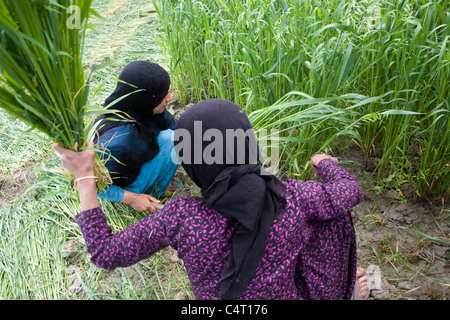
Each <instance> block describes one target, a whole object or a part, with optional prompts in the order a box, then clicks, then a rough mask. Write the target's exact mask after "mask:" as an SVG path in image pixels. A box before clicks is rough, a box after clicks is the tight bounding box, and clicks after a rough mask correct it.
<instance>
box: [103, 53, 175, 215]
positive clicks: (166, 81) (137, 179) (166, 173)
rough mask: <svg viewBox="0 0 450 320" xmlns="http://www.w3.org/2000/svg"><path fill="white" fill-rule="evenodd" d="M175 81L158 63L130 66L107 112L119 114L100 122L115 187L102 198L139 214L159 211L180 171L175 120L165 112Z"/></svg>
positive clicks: (106, 104) (123, 75)
mask: <svg viewBox="0 0 450 320" xmlns="http://www.w3.org/2000/svg"><path fill="white" fill-rule="evenodd" d="M169 89H170V76H169V74H168V73H167V72H166V71H165V70H164V69H163V68H162V67H161V66H159V65H158V64H156V63H152V62H148V61H134V62H131V63H130V64H128V65H127V66H125V68H124V69H123V70H122V72H121V73H120V76H119V81H118V83H117V87H116V89H115V90H114V92H113V93H112V94H111V95H110V96H109V97H108V98H107V99H106V100H105V103H104V107H109V108H111V109H114V110H118V111H120V112H117V113H114V114H107V115H102V116H100V117H98V118H97V119H96V130H97V134H96V137H95V139H94V142H96V143H98V145H99V147H100V150H101V152H99V155H100V157H101V158H103V159H107V163H106V168H107V169H108V170H109V173H110V175H111V178H112V181H113V184H112V185H111V186H110V187H109V188H108V189H106V190H105V191H104V192H102V193H101V194H99V195H98V196H99V197H101V198H104V199H108V200H110V201H116V202H123V203H126V204H129V205H131V206H132V207H133V208H135V209H136V210H138V211H147V210H149V211H152V212H154V211H155V208H154V205H153V204H152V203H154V202H158V200H157V199H156V198H157V197H159V196H161V195H162V194H163V193H164V192H165V190H166V189H169V190H170V191H174V189H175V187H176V185H175V184H172V185H170V186H169V184H170V181H171V179H172V177H173V175H174V174H175V171H176V170H177V168H178V160H177V159H176V157H175V151H174V142H173V138H172V135H173V129H174V128H175V124H176V119H175V117H174V116H173V115H172V114H171V113H170V112H169V111H167V109H166V107H167V105H168V103H169V102H170V101H171V100H172V95H171V93H170V91H169Z"/></svg>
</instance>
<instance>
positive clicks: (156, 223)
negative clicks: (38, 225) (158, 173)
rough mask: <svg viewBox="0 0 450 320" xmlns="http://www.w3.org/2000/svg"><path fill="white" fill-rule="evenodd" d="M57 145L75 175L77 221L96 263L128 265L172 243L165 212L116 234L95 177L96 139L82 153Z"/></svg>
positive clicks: (114, 266) (115, 266)
mask: <svg viewBox="0 0 450 320" xmlns="http://www.w3.org/2000/svg"><path fill="white" fill-rule="evenodd" d="M53 148H54V149H55V150H56V152H57V153H59V155H60V159H61V163H62V164H63V166H64V167H65V168H66V169H67V170H69V171H70V172H71V173H72V174H73V175H74V176H75V179H76V186H77V189H78V194H79V198H80V204H81V210H82V212H81V213H79V214H78V215H77V216H76V220H77V222H78V225H79V226H80V229H81V232H82V234H83V237H84V239H85V242H86V247H87V251H88V252H89V253H90V254H91V261H92V263H94V264H95V265H96V266H98V267H100V268H104V269H108V270H112V269H114V268H117V267H126V266H130V265H133V264H135V263H136V262H138V261H140V260H142V259H146V258H148V257H149V256H150V255H151V254H153V253H155V252H156V251H158V250H160V249H162V248H164V247H166V246H167V245H168V244H169V240H168V239H169V237H168V236H167V234H166V233H167V232H166V230H168V228H167V226H166V224H167V223H168V222H167V221H166V214H164V213H162V212H160V213H158V214H157V215H152V216H149V217H147V218H145V219H143V220H141V221H139V222H138V223H137V224H135V225H133V226H130V227H129V228H127V229H125V230H123V231H121V232H119V233H117V234H114V235H113V234H112V231H111V228H110V226H109V225H108V224H107V221H106V217H105V215H104V213H103V211H102V209H101V207H100V206H99V202H98V199H97V193H96V188H95V179H94V178H93V176H94V167H95V151H94V150H93V148H94V144H93V143H92V142H88V148H87V149H86V150H84V151H82V152H74V151H72V150H68V149H65V148H62V147H61V146H59V145H57V144H54V145H53Z"/></svg>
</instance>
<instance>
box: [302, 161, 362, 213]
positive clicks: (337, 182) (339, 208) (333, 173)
mask: <svg viewBox="0 0 450 320" xmlns="http://www.w3.org/2000/svg"><path fill="white" fill-rule="evenodd" d="M311 165H312V166H313V168H314V169H315V171H316V173H317V174H318V175H319V176H320V177H321V178H322V181H323V183H319V182H316V181H308V182H304V183H301V184H300V190H299V192H300V193H299V195H300V197H299V204H300V206H301V207H303V210H304V211H305V212H307V213H308V216H309V218H311V219H317V220H328V219H333V218H335V217H336V216H338V215H342V214H344V213H347V212H348V211H349V210H350V208H352V207H354V206H356V205H357V204H358V203H360V202H361V201H362V200H363V194H362V191H361V188H360V187H359V184H358V182H357V181H356V179H355V178H354V177H353V176H352V175H351V174H350V173H348V172H347V171H346V170H344V169H343V168H342V167H341V166H339V165H338V164H337V163H335V162H334V161H332V160H331V156H328V155H324V154H318V155H315V156H313V157H312V158H311Z"/></svg>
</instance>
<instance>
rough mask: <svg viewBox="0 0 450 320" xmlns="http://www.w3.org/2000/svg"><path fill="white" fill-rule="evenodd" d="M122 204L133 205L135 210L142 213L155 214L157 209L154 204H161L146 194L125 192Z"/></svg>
mask: <svg viewBox="0 0 450 320" xmlns="http://www.w3.org/2000/svg"><path fill="white" fill-rule="evenodd" d="M122 202H123V203H126V204H129V205H131V206H132V207H133V208H134V209H135V210H137V211H140V212H142V211H150V212H155V211H156V208H155V207H154V206H153V204H152V202H156V203H159V202H160V201H159V200H158V199H156V198H154V197H152V196H151V195H148V194H145V193H133V192H130V191H127V190H125V193H124V195H123V199H122Z"/></svg>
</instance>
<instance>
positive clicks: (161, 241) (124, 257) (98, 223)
mask: <svg viewBox="0 0 450 320" xmlns="http://www.w3.org/2000/svg"><path fill="white" fill-rule="evenodd" d="M76 221H77V223H78V225H79V226H80V229H81V232H82V234H83V237H84V239H85V242H86V249H87V251H88V252H89V253H90V254H91V261H92V263H93V264H94V265H96V266H97V267H99V268H103V269H106V270H113V269H115V268H118V267H127V266H131V265H133V264H135V263H137V262H139V261H140V260H143V259H146V258H148V257H149V256H150V255H152V254H153V253H155V252H157V251H158V250H160V249H162V248H164V247H166V246H168V245H169V242H170V241H169V237H168V230H167V228H166V227H165V225H166V223H165V216H164V214H163V213H162V212H161V211H159V212H157V213H155V214H153V215H150V216H148V217H146V218H144V219H142V220H141V221H139V222H138V223H136V224H135V225H132V226H130V227H128V228H126V229H124V230H122V231H120V232H118V233H116V234H112V230H111V227H110V226H109V225H108V224H107V221H106V217H105V214H104V213H103V210H102V209H101V208H100V207H98V208H94V209H90V210H86V211H83V212H81V213H79V214H78V215H77V216H76Z"/></svg>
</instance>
